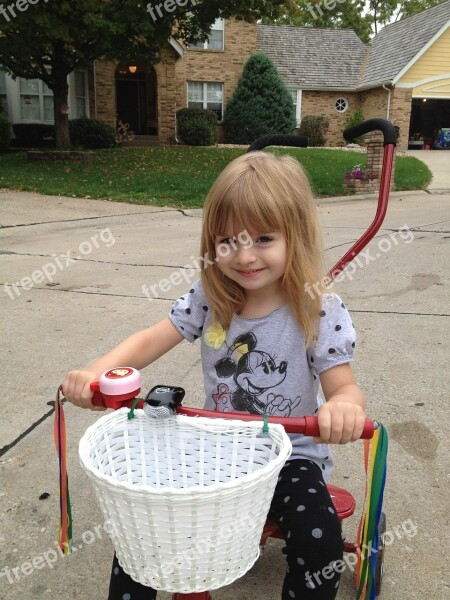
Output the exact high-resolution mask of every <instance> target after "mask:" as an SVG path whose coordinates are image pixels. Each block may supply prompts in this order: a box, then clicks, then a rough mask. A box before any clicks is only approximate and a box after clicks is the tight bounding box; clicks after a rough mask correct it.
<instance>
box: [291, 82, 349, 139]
mask: <svg viewBox="0 0 450 600" xmlns="http://www.w3.org/2000/svg"><path fill="white" fill-rule="evenodd" d="M342 97H344V98H347V100H348V103H349V106H348V109H347V110H346V111H345V112H344V113H340V112H338V111H337V110H336V108H335V103H336V100H337V99H338V98H342ZM358 107H359V95H358V94H357V93H354V92H316V91H308V90H305V91H303V93H302V118H303V117H305V116H306V115H323V116H325V117H327V118H328V119H329V121H330V127H329V129H328V132H327V134H326V140H327V141H326V145H327V146H344V145H345V141H344V138H343V137H342V132H343V131H344V129H345V120H346V119H347V117H348V116H349V115H351V114H352V113H353V112H354V111H355V110H356V109H357V108H358Z"/></svg>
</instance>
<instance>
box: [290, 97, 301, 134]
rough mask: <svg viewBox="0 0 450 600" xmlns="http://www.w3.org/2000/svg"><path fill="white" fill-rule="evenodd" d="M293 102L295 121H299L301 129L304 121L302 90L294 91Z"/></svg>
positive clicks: (298, 124)
mask: <svg viewBox="0 0 450 600" xmlns="http://www.w3.org/2000/svg"><path fill="white" fill-rule="evenodd" d="M291 94H292V102H293V103H294V107H295V119H296V121H297V127H300V123H301V121H302V90H292V89H291Z"/></svg>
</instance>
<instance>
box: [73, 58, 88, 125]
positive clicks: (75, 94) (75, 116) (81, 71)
mask: <svg viewBox="0 0 450 600" xmlns="http://www.w3.org/2000/svg"><path fill="white" fill-rule="evenodd" d="M77 72H79V73H83V74H84V90H85V96H84V113H85V115H86V117H87V118H89V117H90V112H89V79H88V72H87V69H77ZM68 102H69V119H77V118H78V116H77V113H76V110H77V87H76V81H75V71H72V73H70V75H69V99H68Z"/></svg>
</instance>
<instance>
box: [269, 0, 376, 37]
mask: <svg viewBox="0 0 450 600" xmlns="http://www.w3.org/2000/svg"><path fill="white" fill-rule="evenodd" d="M364 6H365V0H354V1H352V2H347V1H342V0H291V2H290V3H289V4H288V6H287V10H286V12H285V13H284V14H283V15H282V16H281V17H278V18H277V19H275V20H273V19H270V18H267V17H265V18H264V19H263V22H264V23H276V24H286V25H297V26H299V27H318V28H327V27H329V28H331V29H353V30H354V31H355V33H356V35H358V36H359V38H360V39H361V40H362V41H363V42H368V41H369V39H370V34H371V32H372V20H371V17H370V15H364Z"/></svg>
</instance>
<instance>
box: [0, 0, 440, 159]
mask: <svg viewBox="0 0 450 600" xmlns="http://www.w3.org/2000/svg"><path fill="white" fill-rule="evenodd" d="M449 26H450V0H447V2H444V3H443V4H440V5H438V6H435V7H433V8H430V9H428V10H426V11H424V12H422V13H419V14H417V15H414V16H412V17H408V18H407V19H404V20H402V21H399V22H397V23H393V24H391V25H388V26H386V27H385V28H384V29H382V30H381V32H380V33H379V34H378V35H376V36H375V37H374V38H373V39H372V41H371V43H370V44H364V43H363V42H361V40H360V39H359V38H358V37H357V36H356V34H355V33H354V32H353V31H352V30H335V29H315V28H302V27H291V26H285V25H262V24H256V23H253V24H252V23H246V22H243V21H237V20H234V19H231V20H227V21H223V20H220V19H219V20H217V21H216V23H215V24H214V26H213V27H212V30H211V34H210V36H209V38H208V40H207V41H206V42H205V43H203V44H198V45H197V46H195V47H192V46H191V47H186V46H184V45H183V44H182V43H180V42H179V41H177V40H176V39H174V38H171V39H170V40H169V42H168V44H167V46H166V47H165V48H164V50H163V51H162V54H161V61H160V62H159V63H157V64H155V65H153V66H146V65H144V64H139V63H135V64H133V63H131V62H123V63H105V62H102V61H95V63H94V64H93V65H92V67H91V68H90V69H88V70H86V71H77V72H75V73H72V74H71V75H70V76H69V89H70V91H69V93H70V98H69V105H70V114H69V117H70V118H75V117H77V116H82V115H87V116H90V117H95V118H98V119H102V120H105V121H107V122H109V123H110V124H111V125H113V126H115V125H116V123H117V119H121V120H122V121H124V122H127V123H130V127H131V128H132V129H133V130H134V131H135V132H136V133H137V134H138V136H139V138H137V139H140V141H141V143H160V144H167V143H169V142H170V141H171V139H173V138H174V137H175V135H176V119H175V113H176V111H177V110H178V109H179V108H183V107H186V106H191V107H204V108H209V109H211V110H214V111H215V112H216V113H217V115H218V118H219V122H220V120H221V118H222V115H223V111H224V108H225V106H226V104H227V102H228V101H229V99H230V98H231V97H232V95H233V92H234V89H235V87H236V85H237V82H238V80H239V78H240V76H241V74H242V70H243V67H244V64H245V62H246V61H247V59H248V58H249V57H250V55H251V54H253V53H254V52H264V53H266V54H267V55H268V56H269V57H270V58H271V59H272V60H273V61H274V63H275V65H276V67H277V69H278V72H279V73H280V75H281V77H282V78H283V80H284V82H285V83H286V85H287V86H288V88H289V89H290V90H292V97H293V101H294V104H295V107H296V114H297V121H298V123H300V121H301V119H302V117H304V116H305V115H310V114H322V115H326V116H327V117H329V119H330V129H329V132H328V136H327V143H328V144H329V145H338V144H342V143H343V142H342V130H343V129H344V127H345V125H344V123H345V119H346V117H347V116H348V115H349V114H352V113H353V112H354V110H356V109H357V108H358V107H360V108H361V109H362V112H363V115H364V117H365V118H371V117H384V118H388V119H390V120H392V121H393V122H394V124H395V125H398V126H399V127H400V139H399V146H400V147H406V146H407V145H408V142H409V140H413V141H417V142H419V143H418V145H419V146H420V140H418V139H416V138H425V139H426V140H430V143H432V142H433V141H434V140H435V139H436V132H437V131H438V130H440V128H442V127H444V128H450V27H449ZM0 102H2V104H3V106H4V108H5V109H6V111H7V113H8V115H9V117H10V119H11V121H12V122H13V123H17V122H44V123H50V122H52V118H53V115H52V110H53V104H52V96H51V92H50V91H49V90H48V89H46V86H45V84H43V83H42V82H40V81H38V80H24V79H20V78H18V79H17V80H13V79H12V78H10V77H9V76H8V75H6V74H5V73H4V72H2V71H0ZM219 134H220V136H221V138H223V132H222V128H221V126H220V125H219Z"/></svg>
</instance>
